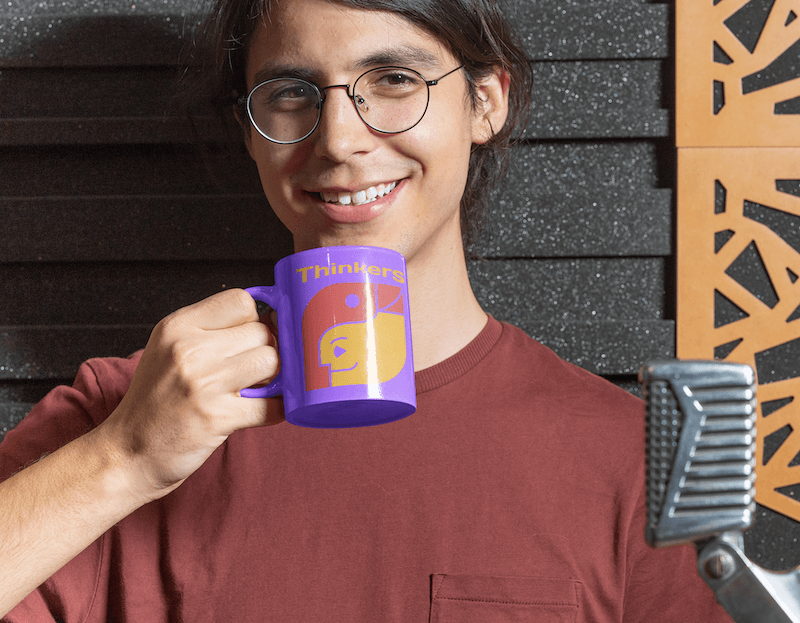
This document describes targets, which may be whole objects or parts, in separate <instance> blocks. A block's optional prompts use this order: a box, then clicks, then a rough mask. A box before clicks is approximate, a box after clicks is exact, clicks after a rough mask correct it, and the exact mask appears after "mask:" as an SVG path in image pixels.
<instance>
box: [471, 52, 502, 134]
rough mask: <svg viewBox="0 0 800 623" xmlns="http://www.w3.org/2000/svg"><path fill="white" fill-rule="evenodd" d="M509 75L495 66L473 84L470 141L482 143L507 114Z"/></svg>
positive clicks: (495, 129) (498, 127)
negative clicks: (473, 98)
mask: <svg viewBox="0 0 800 623" xmlns="http://www.w3.org/2000/svg"><path fill="white" fill-rule="evenodd" d="M510 84H511V77H510V76H509V75H508V72H507V71H505V70H504V69H502V68H500V67H496V68H495V69H494V71H492V73H491V74H489V75H488V76H487V77H486V78H484V79H483V80H481V81H480V82H479V83H477V84H476V85H475V89H476V93H475V95H476V104H475V111H474V117H473V121H472V142H473V143H475V144H476V145H482V144H484V143H486V142H487V141H488V140H489V139H491V138H492V137H493V136H494V135H495V134H497V132H499V131H500V129H501V128H502V127H503V124H505V122H506V117H507V116H508V88H509V85H510Z"/></svg>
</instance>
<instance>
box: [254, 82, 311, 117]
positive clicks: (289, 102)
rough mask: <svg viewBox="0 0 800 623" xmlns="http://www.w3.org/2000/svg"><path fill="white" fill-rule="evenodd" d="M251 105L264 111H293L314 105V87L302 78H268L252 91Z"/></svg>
mask: <svg viewBox="0 0 800 623" xmlns="http://www.w3.org/2000/svg"><path fill="white" fill-rule="evenodd" d="M251 99H252V105H253V107H254V108H255V109H262V110H264V111H265V112H293V111H299V110H303V109H305V108H309V107H312V106H315V105H316V104H317V101H318V97H317V92H316V91H315V90H314V87H313V86H312V85H310V84H309V83H307V82H305V81H303V80H293V79H286V78H280V79H277V80H270V81H269V82H265V83H264V84H262V85H260V86H259V87H258V88H256V90H255V91H253V95H252V98H251Z"/></svg>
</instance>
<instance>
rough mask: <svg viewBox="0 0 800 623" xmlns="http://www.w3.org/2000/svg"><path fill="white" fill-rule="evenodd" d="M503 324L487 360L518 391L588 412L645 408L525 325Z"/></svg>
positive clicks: (599, 413) (638, 401)
mask: <svg viewBox="0 0 800 623" xmlns="http://www.w3.org/2000/svg"><path fill="white" fill-rule="evenodd" d="M501 324H502V327H503V332H502V334H501V336H500V339H499V340H498V342H497V344H496V345H495V348H494V349H493V352H492V353H491V356H490V358H488V359H489V361H487V364H488V366H487V367H488V368H490V369H495V370H496V374H497V376H501V377H503V378H504V379H505V380H503V381H501V383H503V384H513V385H514V386H515V387H516V388H517V391H518V392H523V393H527V394H529V395H531V396H535V397H537V398H538V399H542V400H547V401H556V402H559V403H563V405H562V406H567V407H569V406H570V405H572V406H574V407H579V408H580V410H582V411H586V407H587V406H591V408H590V409H589V410H588V412H587V413H586V414H587V415H591V414H592V413H594V414H597V415H602V414H604V413H605V412H607V411H611V412H614V413H618V412H619V411H631V410H633V411H636V412H637V413H638V411H639V410H640V409H641V408H642V407H641V401H640V400H639V399H638V398H636V397H635V396H633V395H632V394H630V393H628V392H627V391H625V390H623V389H621V388H620V387H618V386H616V385H614V384H613V383H611V382H610V381H607V380H606V379H604V378H602V377H600V376H597V375H596V374H593V373H591V372H589V371H587V370H585V369H583V368H580V367H578V366H576V365H575V364H572V363H569V362H567V361H565V360H563V359H562V358H561V357H559V356H558V355H557V354H556V353H555V352H553V350H551V349H550V348H548V347H546V346H544V345H543V344H541V343H540V342H538V341H536V340H535V339H533V338H531V337H530V336H528V335H527V334H526V333H525V332H524V331H522V330H521V329H519V328H517V327H515V326H513V325H510V324H507V323H501ZM587 401H588V402H587ZM570 410H572V409H570Z"/></svg>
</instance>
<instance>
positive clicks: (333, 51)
mask: <svg viewBox="0 0 800 623" xmlns="http://www.w3.org/2000/svg"><path fill="white" fill-rule="evenodd" d="M273 7H274V8H273V10H272V11H270V14H269V16H263V17H262V18H260V19H259V20H258V21H257V23H256V26H255V28H254V29H253V32H252V34H251V36H250V39H249V43H248V46H247V81H248V84H249V85H250V86H253V84H254V81H255V82H259V81H261V80H266V79H269V78H272V77H276V76H278V75H290V74H298V75H299V77H308V78H312V79H313V78H316V79H321V80H323V79H331V80H339V79H340V78H334V77H333V76H334V75H337V76H338V75H344V74H349V73H352V72H354V71H366V70H367V69H370V68H371V67H377V66H380V65H402V66H405V67H411V68H413V69H416V70H417V71H420V73H422V74H423V75H425V74H426V73H430V72H435V71H438V70H440V69H441V68H443V67H448V68H449V66H450V65H451V64H452V61H453V56H452V55H451V54H450V52H449V51H448V49H447V47H446V46H445V45H443V44H442V43H441V42H440V41H439V40H438V39H437V38H436V37H434V36H433V35H431V34H430V33H428V32H427V31H425V30H423V29H422V28H420V27H418V26H416V25H414V24H412V23H411V22H409V21H408V20H406V19H405V18H404V17H402V16H400V15H398V14H396V13H391V12H388V11H377V10H365V9H356V8H352V7H348V6H345V5H343V4H340V3H337V2H333V1H329V0H282V1H281V2H278V3H274V4H273ZM347 79H349V76H348V78H347Z"/></svg>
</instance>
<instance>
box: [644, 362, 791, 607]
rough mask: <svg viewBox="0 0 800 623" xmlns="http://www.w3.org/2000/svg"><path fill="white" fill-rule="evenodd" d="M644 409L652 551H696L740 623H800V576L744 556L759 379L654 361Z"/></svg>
mask: <svg viewBox="0 0 800 623" xmlns="http://www.w3.org/2000/svg"><path fill="white" fill-rule="evenodd" d="M639 381H640V382H641V383H642V387H643V394H644V399H645V403H646V425H645V429H646V434H647V508H648V517H647V526H646V530H645V538H646V540H647V542H648V544H649V545H651V546H652V547H667V546H670V545H677V544H685V543H694V545H695V547H696V548H697V570H698V573H699V574H700V577H702V578H703V580H705V582H706V583H707V584H708V585H709V586H710V587H711V589H712V590H713V591H714V593H715V595H716V597H717V601H718V602H719V603H720V605H722V607H723V608H725V610H726V611H727V612H728V614H730V616H731V618H732V619H733V620H734V621H735V622H736V623H800V567H798V568H797V569H794V570H791V571H787V572H774V571H768V570H766V569H762V568H761V567H759V566H758V565H756V564H754V563H753V562H752V561H751V560H750V559H749V558H748V557H747V555H746V554H745V553H744V539H743V537H742V533H743V531H744V530H746V529H747V528H749V527H750V526H751V525H752V523H753V520H754V517H755V433H756V431H755V424H756V396H755V389H756V386H755V375H754V374H753V370H752V368H750V366H747V365H743V364H733V363H725V362H710V361H674V360H671V361H654V362H649V363H648V364H646V365H645V366H644V367H642V369H641V370H640V371H639Z"/></svg>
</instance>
